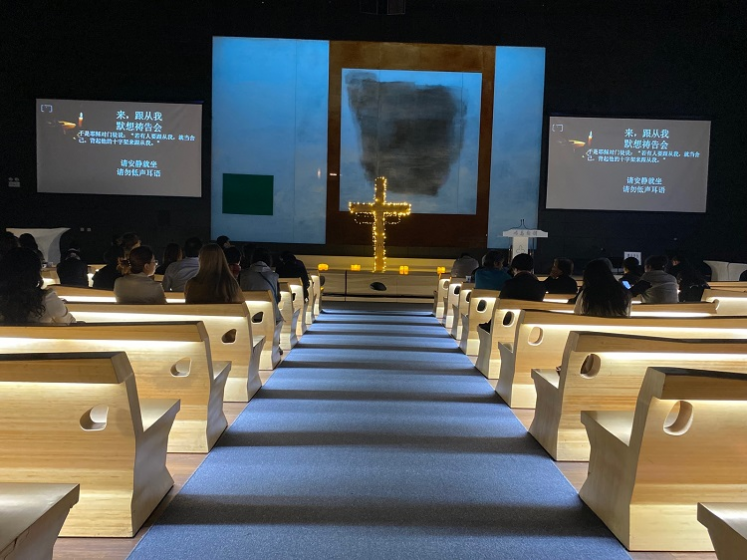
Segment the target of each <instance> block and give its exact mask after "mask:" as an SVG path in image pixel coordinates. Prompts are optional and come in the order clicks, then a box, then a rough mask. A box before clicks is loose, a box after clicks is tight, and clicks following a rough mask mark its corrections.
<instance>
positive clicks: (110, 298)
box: [48, 284, 184, 303]
mask: <svg viewBox="0 0 747 560" xmlns="http://www.w3.org/2000/svg"><path fill="white" fill-rule="evenodd" d="M48 288H51V289H52V290H54V291H55V293H56V294H57V295H58V296H59V297H61V298H62V299H64V300H65V301H68V302H89V303H116V301H117V299H116V298H115V297H114V292H112V291H109V290H97V289H94V288H82V287H80V286H60V285H57V284H52V285H51V286H48ZM165 294H166V302H167V303H184V292H165Z"/></svg>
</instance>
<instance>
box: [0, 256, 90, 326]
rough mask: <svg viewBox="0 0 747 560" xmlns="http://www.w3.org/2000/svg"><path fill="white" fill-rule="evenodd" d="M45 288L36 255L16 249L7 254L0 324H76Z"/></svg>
mask: <svg viewBox="0 0 747 560" xmlns="http://www.w3.org/2000/svg"><path fill="white" fill-rule="evenodd" d="M43 286H44V280H43V279H42V275H41V261H40V260H39V255H37V254H36V252H35V251H33V250H32V249H28V248H26V247H17V248H15V249H10V250H9V251H8V252H7V253H5V255H4V256H3V258H2V259H0V323H9V324H23V323H62V324H69V323H74V322H75V317H73V316H72V315H71V314H70V312H69V311H68V310H67V307H66V306H65V302H63V301H62V300H61V299H60V298H59V297H57V294H56V293H55V292H54V291H53V290H45V289H44V287H43Z"/></svg>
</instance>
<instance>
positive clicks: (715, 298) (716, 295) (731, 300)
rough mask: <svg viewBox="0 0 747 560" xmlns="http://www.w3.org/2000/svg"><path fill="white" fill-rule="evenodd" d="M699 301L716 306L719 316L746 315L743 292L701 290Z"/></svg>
mask: <svg viewBox="0 0 747 560" xmlns="http://www.w3.org/2000/svg"><path fill="white" fill-rule="evenodd" d="M701 299H702V300H703V301H709V302H713V303H715V304H717V305H718V314H719V315H727V316H735V315H747V293H745V292H738V291H731V290H713V289H711V290H703V295H702V297H701Z"/></svg>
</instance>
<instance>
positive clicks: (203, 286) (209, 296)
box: [184, 243, 244, 303]
mask: <svg viewBox="0 0 747 560" xmlns="http://www.w3.org/2000/svg"><path fill="white" fill-rule="evenodd" d="M198 259H199V262H200V270H199V271H197V274H196V275H195V276H194V277H193V278H190V279H189V280H187V283H186V285H185V286H184V299H185V300H186V302H187V303H241V302H243V301H244V294H242V293H241V288H240V287H239V283H238V282H237V281H236V278H234V277H233V273H232V272H231V269H230V268H228V261H226V256H225V254H224V253H223V249H222V248H221V247H220V246H219V245H218V244H217V243H208V244H207V245H205V246H203V247H202V249H200V253H199V256H198Z"/></svg>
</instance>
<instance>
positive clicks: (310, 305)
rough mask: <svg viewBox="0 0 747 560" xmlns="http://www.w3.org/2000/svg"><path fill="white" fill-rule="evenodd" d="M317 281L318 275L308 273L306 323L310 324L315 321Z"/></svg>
mask: <svg viewBox="0 0 747 560" xmlns="http://www.w3.org/2000/svg"><path fill="white" fill-rule="evenodd" d="M317 282H319V277H318V276H317V275H316V274H309V301H308V302H306V325H307V326H311V325H313V324H314V321H316V316H317V313H316V306H317V302H316V293H317V290H318V289H319V288H317V286H316V283H317Z"/></svg>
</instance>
